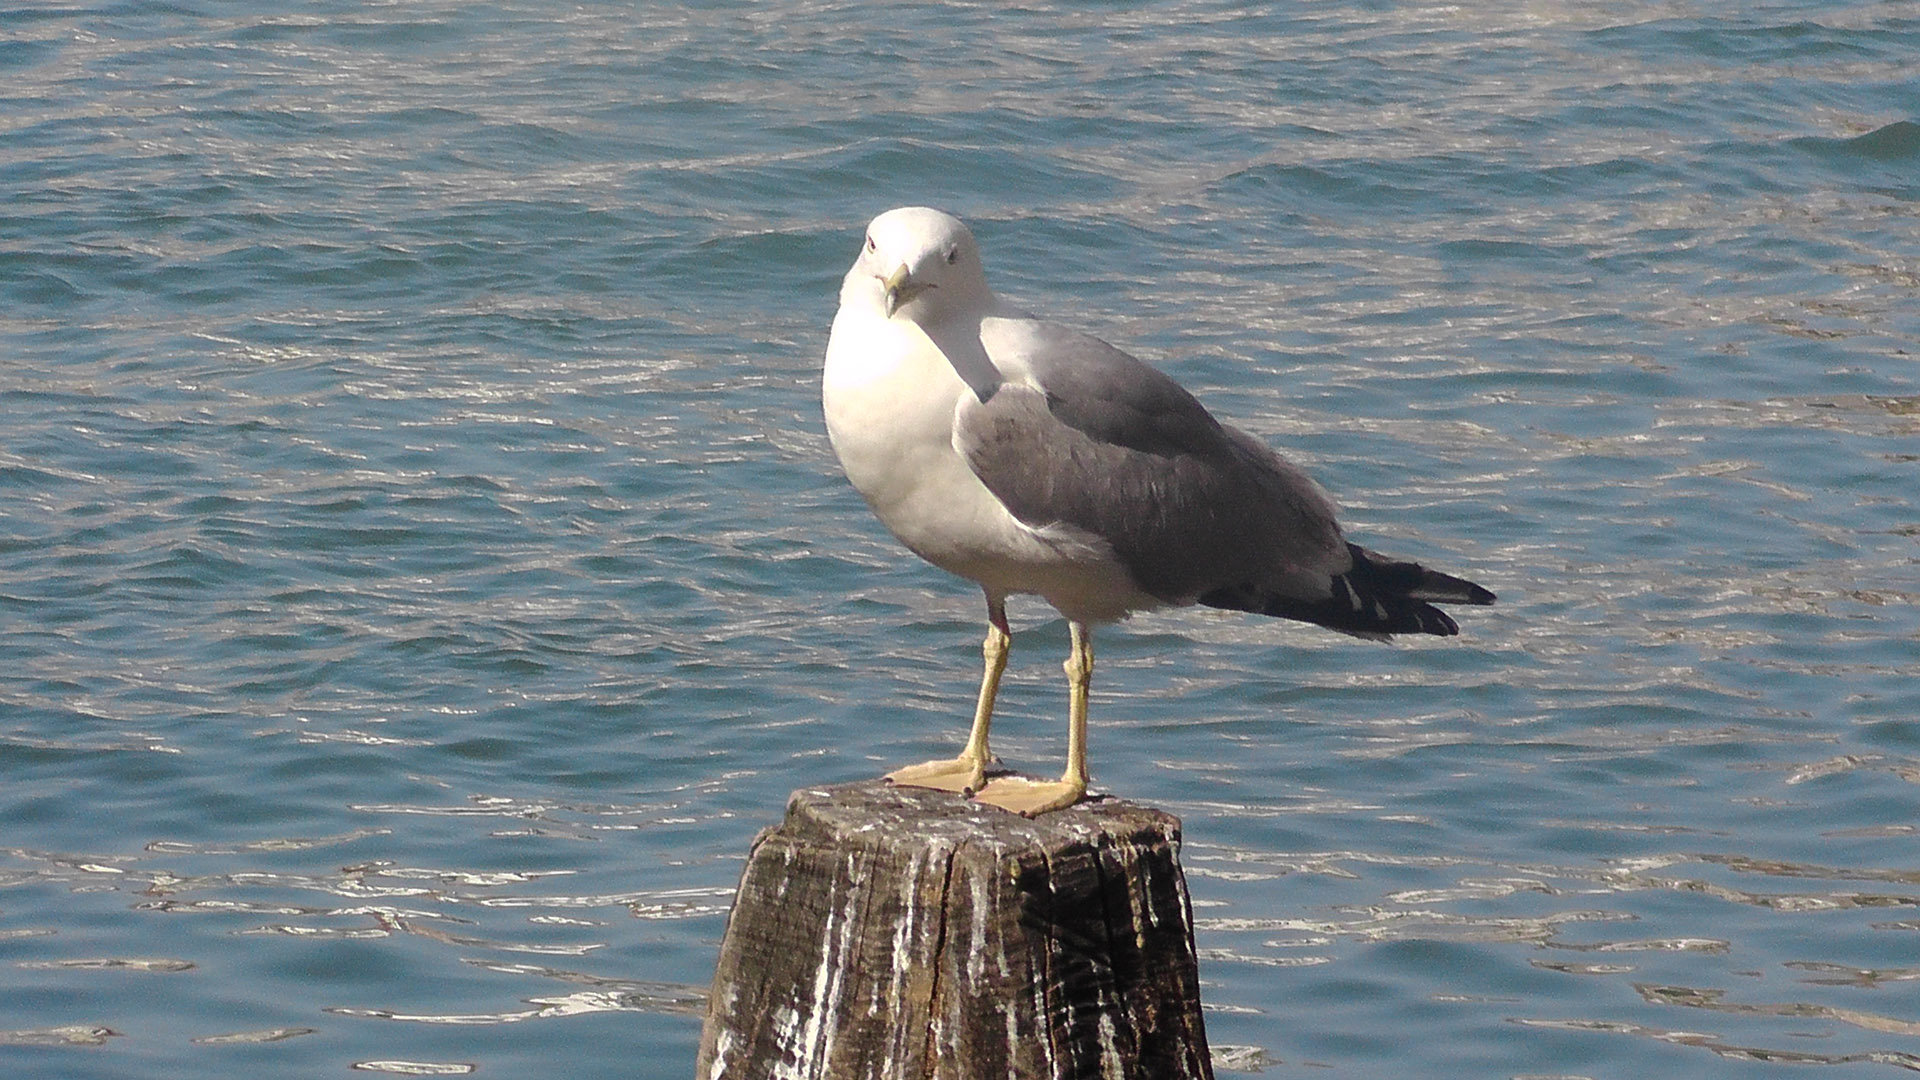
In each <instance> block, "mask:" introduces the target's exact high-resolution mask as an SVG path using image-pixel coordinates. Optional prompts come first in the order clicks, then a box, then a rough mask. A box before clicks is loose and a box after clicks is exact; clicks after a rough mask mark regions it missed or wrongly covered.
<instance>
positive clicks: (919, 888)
mask: <svg viewBox="0 0 1920 1080" xmlns="http://www.w3.org/2000/svg"><path fill="white" fill-rule="evenodd" d="M1179 848H1180V822H1179V819H1177V818H1175V817H1173V816H1171V815H1169V814H1166V813H1162V812H1161V811H1158V810H1153V809H1149V808H1147V807H1142V806H1136V805H1133V804H1131V803H1127V802H1122V801H1120V800H1118V799H1111V798H1107V799H1098V800H1095V801H1091V802H1085V803H1082V804H1080V805H1078V806H1075V807H1072V808H1069V809H1067V810H1062V811H1058V812H1056V813H1051V814H1043V815H1041V816H1040V817H1039V818H1037V819H1035V820H1032V821H1029V820H1027V819H1025V818H1022V817H1019V816H1018V815H1015V814H1009V813H1007V812H1006V811H1004V810H998V809H994V808H992V807H983V806H978V805H975V804H974V803H972V802H969V801H968V800H966V799H964V798H961V797H960V796H958V795H953V794H949V793H946V792H940V791H929V790H926V789H924V788H896V787H891V786H889V785H888V784H886V783H884V782H882V781H870V782H866V783H859V784H850V785H846V786H844V787H836V788H805V789H802V790H800V791H796V792H794V793H793V796H792V798H791V799H790V800H789V801H788V803H787V818H786V821H785V822H783V823H782V824H781V825H779V826H778V827H776V828H772V829H768V830H766V831H764V832H762V833H761V834H760V835H759V837H757V838H756V839H755V840H754V843H753V850H752V853H751V854H750V855H749V856H748V859H747V868H746V872H745V873H744V874H743V875H742V876H741V879H740V891H739V894H738V896H737V897H736V898H735V900H734V905H733V914H732V916H731V917H730V918H729V920H728V922H727V934H726V939H725V941H724V942H723V943H722V944H721V946H720V965H719V970H718V971H717V972H716V973H715V975H714V980H713V997H712V999H711V1001H710V1003H709V1005H708V1012H707V1022H706V1028H705V1030H704V1031H703V1033H702V1035H701V1039H700V1059H699V1064H698V1070H697V1072H696V1076H697V1077H698V1080H762V1078H765V1080H775V1078H778V1080H869V1078H871V1080H896V1078H911V1080H920V1078H934V1077H937V1078H951V1080H970V1078H974V1077H996V1078H997V1077H1014V1078H1019V1080H1045V1078H1055V1080H1079V1078H1082V1077H1087V1078H1094V1077H1098V1078H1101V1080H1114V1078H1128V1080H1211V1078H1212V1076H1213V1071H1212V1067H1211V1064H1210V1063H1209V1061H1208V1057H1207V1037H1206V1031H1205V1028H1204V1026H1203V1024H1202V1021H1201V1017H1200V988H1199V969H1198V964H1197V962H1196V960H1195V958H1194V950H1193V924H1192V912H1191V910H1190V906H1189V904H1188V901H1187V885H1186V879H1185V877H1184V876H1183V875H1182V874H1181V872H1180V863H1179Z"/></svg>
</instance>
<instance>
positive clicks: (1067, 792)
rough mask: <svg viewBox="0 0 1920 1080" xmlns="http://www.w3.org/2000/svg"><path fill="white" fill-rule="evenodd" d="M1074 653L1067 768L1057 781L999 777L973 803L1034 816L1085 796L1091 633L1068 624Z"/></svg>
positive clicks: (1069, 685)
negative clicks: (981, 803)
mask: <svg viewBox="0 0 1920 1080" xmlns="http://www.w3.org/2000/svg"><path fill="white" fill-rule="evenodd" d="M1067 629H1068V632H1069V633H1070V634H1071V635H1072V636H1073V650H1072V652H1070V653H1068V655H1067V663H1066V671H1067V768H1066V771H1065V772H1062V773H1061V774H1060V779H1058V780H1051V781H1049V780H1027V779H1023V778H1021V777H1017V776H1002V777H999V778H998V779H996V780H994V781H993V782H992V783H990V784H988V785H987V786H986V787H985V788H983V789H982V790H981V792H980V794H978V795H976V796H974V799H975V801H977V802H983V803H986V804H988V805H989V806H998V807H1000V808H1001V809H1002V810H1011V811H1013V812H1014V813H1016V814H1024V815H1025V816H1027V817H1034V816H1036V815H1039V814H1044V813H1047V812H1048V811H1050V810H1064V809H1066V808H1067V807H1069V806H1072V805H1073V804H1074V803H1077V802H1079V801H1080V800H1081V799H1083V798H1085V797H1086V794H1087V691H1088V688H1089V687H1091V686H1092V685H1093V633H1092V631H1090V630H1088V629H1087V627H1086V624H1084V623H1079V622H1072V621H1069V622H1068V623H1067Z"/></svg>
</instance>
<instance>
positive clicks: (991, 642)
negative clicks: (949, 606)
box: [887, 596, 1013, 795]
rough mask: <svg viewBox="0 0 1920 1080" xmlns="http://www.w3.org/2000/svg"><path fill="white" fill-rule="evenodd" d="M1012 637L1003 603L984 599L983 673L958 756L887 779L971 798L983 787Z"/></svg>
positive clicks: (898, 771) (907, 769) (906, 769)
mask: <svg viewBox="0 0 1920 1080" xmlns="http://www.w3.org/2000/svg"><path fill="white" fill-rule="evenodd" d="M1012 641H1013V635H1012V634H1011V633H1009V632H1008V630H1007V609H1006V604H1005V602H1004V601H1002V600H1000V599H999V598H997V597H994V596H988V597H987V640H986V641H984V642H982V643H981V645H980V655H981V657H982V658H983V659H984V660H985V661H986V672H985V674H983V675H981V676H980V700H979V701H978V702H977V703H976V704H975V705H974V707H973V730H972V731H971V732H970V733H969V734H968V735H967V745H966V748H965V749H963V750H961V751H960V756H959V757H957V758H953V759H951V760H947V761H927V762H922V763H921V764H919V765H908V766H905V767H904V768H899V769H895V770H893V771H892V772H890V773H888V774H887V779H888V780H890V781H892V782H894V783H896V784H904V785H906V786H907V787H926V788H937V789H938V790H940V791H957V792H960V793H961V794H963V795H971V794H973V793H974V792H976V791H979V790H980V789H981V788H982V787H984V786H985V785H986V780H987V761H988V759H989V757H990V756H991V755H990V754H989V753H988V751H987V731H988V729H989V728H991V727H992V726H993V701H994V698H996V697H998V696H999V694H1000V676H1001V675H1002V674H1004V673H1005V672H1006V670H1007V652H1008V651H1009V649H1010V648H1011V645H1012Z"/></svg>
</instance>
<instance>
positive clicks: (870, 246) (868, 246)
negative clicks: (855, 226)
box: [867, 236, 878, 251]
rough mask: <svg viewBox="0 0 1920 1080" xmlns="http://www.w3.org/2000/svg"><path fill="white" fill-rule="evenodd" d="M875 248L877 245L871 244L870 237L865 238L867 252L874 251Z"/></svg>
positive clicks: (871, 238) (871, 239)
mask: <svg viewBox="0 0 1920 1080" xmlns="http://www.w3.org/2000/svg"><path fill="white" fill-rule="evenodd" d="M877 246H878V245H876V244H875V243H874V242H873V237H871V236H869V237H867V250H868V251H872V250H874V249H875V248H876V247H877Z"/></svg>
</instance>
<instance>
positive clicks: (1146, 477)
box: [955, 328, 1351, 603]
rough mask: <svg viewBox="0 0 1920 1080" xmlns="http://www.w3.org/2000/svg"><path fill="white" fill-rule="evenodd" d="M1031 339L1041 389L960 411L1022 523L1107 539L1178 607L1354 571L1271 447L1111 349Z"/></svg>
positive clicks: (1326, 516) (1313, 493)
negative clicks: (1226, 591) (1210, 596)
mask: <svg viewBox="0 0 1920 1080" xmlns="http://www.w3.org/2000/svg"><path fill="white" fill-rule="evenodd" d="M1035 332H1036V334H1037V336H1036V337H1035V338H1034V339H1033V340H1032V341H1031V342H1030V343H1029V348H1028V349H1026V350H1023V352H1025V355H1024V357H1023V359H1024V360H1025V361H1026V364H1027V367H1028V369H1029V370H1031V371H1032V372H1033V375H1034V379H1035V381H1036V382H1038V383H1039V385H1040V387H1041V388H1042V389H1040V390H1036V389H1033V388H1032V387H1030V386H1025V385H1020V384H1016V383H1009V384H1005V385H1002V386H1001V387H999V388H998V389H997V390H996V391H995V392H994V393H993V394H992V396H990V397H989V398H988V399H987V400H985V401H978V400H975V399H973V398H968V399H966V400H964V401H963V402H962V404H961V406H960V408H959V411H958V413H957V415H956V425H957V426H956V429H955V442H956V445H957V446H958V447H959V448H960V450H961V452H962V453H963V454H965V455H966V458H967V462H968V464H969V465H970V466H971V467H972V468H973V471H974V473H975V474H976V475H978V476H979V477H980V480H981V482H982V483H984V484H985V485H986V487H987V489H988V490H989V491H991V492H992V493H993V494H994V496H995V497H996V498H998V499H999V500H1000V501H1001V502H1002V503H1003V504H1005V505H1006V507H1007V509H1008V510H1009V511H1010V512H1011V513H1012V514H1013V515H1014V516H1015V517H1016V518H1018V519H1020V520H1021V521H1022V522H1024V523H1026V524H1028V525H1032V526H1034V527H1036V528H1039V527H1046V526H1051V525H1067V526H1071V527H1073V528H1075V529H1079V530H1083V531H1085V532H1087V533H1091V534H1092V535H1094V536H1096V537H1099V538H1100V539H1101V540H1103V541H1105V542H1106V543H1107V544H1108V545H1109V546H1110V547H1111V548H1112V549H1113V551H1114V553H1115V555H1116V556H1118V557H1119V559H1120V560H1121V562H1122V564H1123V565H1125V566H1126V568H1127V570H1128V572H1129V573H1130V574H1132V576H1133V578H1134V580H1135V581H1136V582H1138V583H1139V585H1140V587H1141V588H1142V589H1143V590H1145V591H1146V592H1148V593H1150V594H1152V595H1154V596H1156V597H1159V598H1161V599H1163V600H1167V601H1169V602H1173V603H1188V602H1192V601H1193V600H1195V599H1197V598H1199V597H1200V596H1202V595H1203V594H1207V593H1210V592H1213V591H1216V590H1219V589H1222V588H1237V587H1242V586H1258V587H1260V588H1263V589H1270V588H1275V587H1280V588H1284V589H1286V591H1288V592H1293V591H1296V590H1297V591H1298V592H1299V593H1300V594H1301V595H1303V596H1305V595H1315V594H1317V595H1321V596H1324V595H1326V590H1327V588H1328V583H1329V580H1330V577H1331V576H1332V575H1336V574H1340V573H1343V572H1344V571H1346V570H1347V569H1348V567H1349V566H1350V565H1351V556H1350V555H1349V553H1348V550H1347V546H1346V543H1345V541H1344V540H1343V539H1342V537H1341V534H1340V528H1339V526H1338V525H1337V524H1336V523H1335V521H1334V507H1333V504H1332V502H1331V500H1329V499H1328V498H1327V497H1326V495H1325V494H1324V493H1323V492H1321V490H1320V488H1319V486H1318V485H1316V484H1315V483H1314V482H1313V481H1312V480H1310V479H1309V478H1308V477H1307V476H1306V475H1305V474H1304V473H1302V472H1301V471H1300V470H1299V469H1297V468H1295V467H1294V466H1293V465H1291V464H1290V463H1288V462H1287V461H1285V460H1283V459H1282V458H1281V457H1280V456H1279V455H1277V454H1275V453H1274V452H1273V451H1272V450H1270V449H1268V448H1267V446H1266V445H1265V444H1264V443H1261V442H1260V441H1259V440H1258V439H1255V438H1254V437H1253V436H1251V435H1248V434H1247V433H1245V432H1243V431H1239V430H1237V429H1235V428H1231V427H1228V426H1226V425H1224V424H1221V423H1220V422H1219V421H1217V420H1215V419H1214V418H1213V417H1212V416H1211V415H1210V414H1208V412H1207V410H1206V409H1205V408H1204V407H1202V406H1201V404H1200V403H1199V402H1198V401H1197V400H1195V399H1194V397H1193V395H1191V394H1189V393H1187V392H1186V391H1185V390H1184V389H1182V388H1181V387H1180V385H1179V384H1178V383H1176V382H1174V381H1173V380H1172V379H1170V378H1168V377H1167V376H1166V375H1164V374H1162V373H1161V372H1159V371H1158V370H1156V369H1154V368H1152V367H1150V366H1148V365H1146V364H1144V363H1141V362H1140V361H1139V360H1136V359H1134V358H1133V357H1131V356H1129V355H1127V354H1126V353H1124V352H1121V351H1120V350H1119V349H1116V348H1114V347H1113V346H1111V345H1108V344H1106V343H1105V342H1103V341H1100V340H1098V339H1096V338H1092V337H1087V336H1085V335H1082V334H1076V333H1073V332H1071V331H1067V330H1064V329H1060V328H1044V329H1037V330H1036V331H1035Z"/></svg>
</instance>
